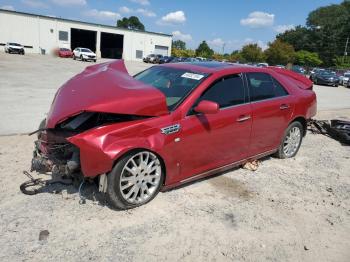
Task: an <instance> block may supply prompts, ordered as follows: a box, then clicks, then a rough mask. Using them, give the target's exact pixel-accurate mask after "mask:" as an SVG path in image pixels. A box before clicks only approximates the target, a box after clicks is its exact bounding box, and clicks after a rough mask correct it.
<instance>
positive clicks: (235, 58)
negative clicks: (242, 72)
mask: <svg viewBox="0 0 350 262" xmlns="http://www.w3.org/2000/svg"><path fill="white" fill-rule="evenodd" d="M229 61H231V62H234V63H245V62H247V61H246V60H245V59H244V58H243V56H242V53H241V52H240V51H239V50H234V51H233V52H232V53H231V54H230V58H229Z"/></svg>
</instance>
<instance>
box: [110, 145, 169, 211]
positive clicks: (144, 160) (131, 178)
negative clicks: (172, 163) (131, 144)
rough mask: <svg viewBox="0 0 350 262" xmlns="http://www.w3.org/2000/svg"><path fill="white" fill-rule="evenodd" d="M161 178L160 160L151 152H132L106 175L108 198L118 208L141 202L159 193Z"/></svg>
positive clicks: (162, 173)
mask: <svg viewBox="0 0 350 262" xmlns="http://www.w3.org/2000/svg"><path fill="white" fill-rule="evenodd" d="M163 180H164V172H163V168H162V164H161V161H160V159H159V158H158V157H157V156H156V155H155V154H154V153H152V152H150V151H145V150H143V151H136V152H135V151H134V152H131V153H129V154H127V155H125V156H124V157H122V158H121V159H120V160H119V161H118V163H117V164H116V165H115V166H114V168H113V170H112V171H111V173H110V174H109V175H108V188H107V199H108V202H109V203H110V204H111V205H112V206H113V207H115V208H117V209H130V208H134V207H138V206H141V205H144V204H146V203H147V202H149V201H151V200H152V199H153V198H154V197H155V196H156V195H157V194H158V192H159V190H160V188H161V186H162V184H163Z"/></svg>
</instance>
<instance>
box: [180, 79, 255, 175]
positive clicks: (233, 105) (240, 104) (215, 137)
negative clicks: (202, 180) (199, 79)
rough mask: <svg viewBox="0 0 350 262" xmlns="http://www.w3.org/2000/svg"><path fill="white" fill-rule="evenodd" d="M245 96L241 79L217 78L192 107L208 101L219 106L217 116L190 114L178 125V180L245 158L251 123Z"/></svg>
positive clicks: (249, 109) (248, 105) (249, 110)
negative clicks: (179, 126) (179, 127)
mask: <svg viewBox="0 0 350 262" xmlns="http://www.w3.org/2000/svg"><path fill="white" fill-rule="evenodd" d="M246 92H247V91H246V88H245V86H244V83H243V79H242V76H241V75H238V74H237V75H230V76H225V77H221V78H220V79H218V80H216V81H215V82H214V83H213V84H212V85H211V86H210V87H208V89H207V90H206V91H205V92H204V93H203V94H202V95H201V97H200V98H199V100H198V101H197V102H196V103H195V105H194V106H193V107H195V106H196V105H197V104H198V103H199V102H200V101H202V100H209V101H213V102H216V103H218V104H219V106H220V110H219V112H218V113H216V114H199V113H196V112H194V111H193V110H192V112H189V114H188V115H187V116H186V117H185V118H184V119H182V120H181V121H180V125H181V131H180V132H179V139H180V142H179V143H177V148H176V150H177V151H178V153H179V154H178V155H179V156H180V159H179V165H180V178H181V179H180V180H183V179H186V178H188V177H191V176H193V175H197V174H199V173H202V172H205V171H207V170H210V169H213V168H216V167H220V166H223V165H225V164H229V163H232V162H236V161H238V160H241V159H244V158H245V157H246V156H247V155H248V148H249V140H250V131H251V125H252V119H251V107H250V104H249V103H247V102H248V101H246Z"/></svg>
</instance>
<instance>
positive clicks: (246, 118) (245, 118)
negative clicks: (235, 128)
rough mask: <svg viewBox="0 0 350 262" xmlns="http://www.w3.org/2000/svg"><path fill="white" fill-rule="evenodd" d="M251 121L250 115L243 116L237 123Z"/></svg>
mask: <svg viewBox="0 0 350 262" xmlns="http://www.w3.org/2000/svg"><path fill="white" fill-rule="evenodd" d="M249 119H250V115H241V116H239V117H238V118H237V120H236V121H237V122H244V121H247V120H249Z"/></svg>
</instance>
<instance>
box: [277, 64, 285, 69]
mask: <svg viewBox="0 0 350 262" xmlns="http://www.w3.org/2000/svg"><path fill="white" fill-rule="evenodd" d="M275 67H278V68H283V69H284V68H286V67H285V66H284V65H275Z"/></svg>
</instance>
